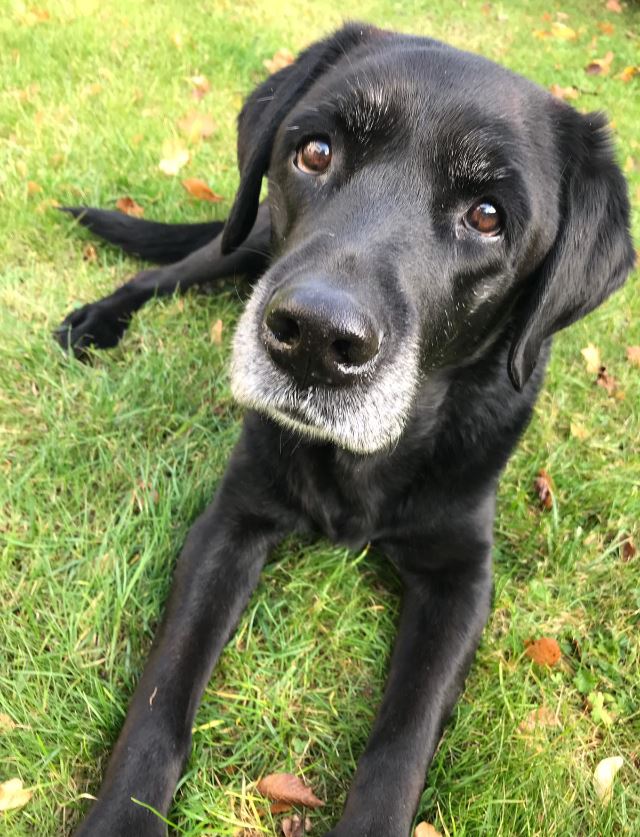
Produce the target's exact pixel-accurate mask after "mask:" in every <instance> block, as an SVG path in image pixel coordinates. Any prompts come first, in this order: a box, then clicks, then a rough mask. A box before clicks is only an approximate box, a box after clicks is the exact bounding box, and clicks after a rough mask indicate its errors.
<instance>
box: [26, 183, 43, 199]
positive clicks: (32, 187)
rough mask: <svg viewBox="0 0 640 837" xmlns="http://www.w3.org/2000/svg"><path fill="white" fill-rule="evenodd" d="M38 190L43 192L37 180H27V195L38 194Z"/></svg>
mask: <svg viewBox="0 0 640 837" xmlns="http://www.w3.org/2000/svg"><path fill="white" fill-rule="evenodd" d="M38 192H42V186H41V185H40V184H39V183H36V182H35V180H27V195H29V196H31V195H37V194H38Z"/></svg>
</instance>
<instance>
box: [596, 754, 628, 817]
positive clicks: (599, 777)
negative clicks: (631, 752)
mask: <svg viewBox="0 0 640 837" xmlns="http://www.w3.org/2000/svg"><path fill="white" fill-rule="evenodd" d="M623 764H624V759H623V758H622V756H609V758H608V759H602V761H599V762H598V764H597V765H596V769H595V770H594V771H593V784H594V785H595V788H596V793H597V795H598V799H600V801H601V802H602V804H603V805H608V804H609V802H611V797H612V795H613V780H614V778H615V775H616V773H617V772H618V770H620V768H621V767H622V765H623Z"/></svg>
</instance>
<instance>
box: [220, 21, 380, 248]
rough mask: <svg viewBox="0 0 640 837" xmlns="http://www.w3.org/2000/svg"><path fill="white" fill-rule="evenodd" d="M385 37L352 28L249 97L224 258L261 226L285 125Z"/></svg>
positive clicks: (308, 52) (314, 48)
mask: <svg viewBox="0 0 640 837" xmlns="http://www.w3.org/2000/svg"><path fill="white" fill-rule="evenodd" d="M382 34H383V32H382V31H381V30H379V29H376V28H375V27H372V26H365V25H363V24H356V23H350V24H347V25H346V26H344V27H343V28H342V29H340V30H339V31H338V32H336V33H335V34H334V35H332V36H331V37H329V38H327V39H326V40H323V41H318V42H316V43H314V44H312V45H311V46H310V47H308V48H307V49H306V50H305V51H304V52H302V53H301V54H300V56H299V57H298V59H297V61H295V62H294V63H293V64H290V65H289V66H288V67H284V68H283V69H282V70H279V71H278V72H277V73H274V74H273V75H272V76H270V77H269V78H268V79H267V80H266V81H265V82H263V83H262V84H261V85H260V86H259V87H258V88H257V89H256V90H254V91H253V93H252V94H251V95H250V96H249V98H248V99H247V101H246V102H245V104H244V107H243V108H242V111H241V112H240V116H239V117H238V167H239V169H240V186H239V187H238V191H237V193H236V197H235V201H234V204H233V206H232V207H231V212H230V213H229V217H228V219H227V223H226V225H225V228H224V233H223V236H222V252H223V253H225V254H226V253H230V252H231V251H232V250H234V249H235V248H236V247H238V245H239V244H241V243H242V242H243V241H244V239H245V238H246V237H247V236H248V235H249V232H250V231H251V228H252V227H253V224H254V222H255V220H256V214H257V212H258V203H259V200H260V188H261V186H262V178H263V176H264V175H265V174H266V172H267V169H268V167H269V160H270V158H271V151H272V149H273V141H274V139H275V135H276V132H277V130H278V128H279V126H280V123H281V122H282V120H283V119H284V118H285V116H286V115H287V113H288V112H289V111H290V110H291V108H292V107H294V105H295V104H296V102H297V101H298V100H299V99H300V97H301V96H302V95H304V93H306V91H307V90H309V89H310V88H311V86H312V85H313V84H314V83H315V82H316V81H317V79H319V78H320V76H322V75H323V74H324V73H325V72H326V71H327V70H328V69H330V68H331V67H332V66H333V65H334V64H336V63H337V62H338V61H339V60H340V59H341V58H343V57H344V56H345V55H346V54H347V53H348V52H349V51H350V50H352V49H353V48H354V47H356V46H358V45H359V44H362V43H365V42H366V41H368V40H369V39H371V38H373V37H380V36H381V35H382Z"/></svg>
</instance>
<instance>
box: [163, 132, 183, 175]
mask: <svg viewBox="0 0 640 837" xmlns="http://www.w3.org/2000/svg"><path fill="white" fill-rule="evenodd" d="M188 162H189V152H188V151H187V149H186V148H185V147H184V146H183V145H182V144H181V143H180V142H178V141H176V140H174V139H169V140H165V141H164V142H163V143H162V159H161V160H160V163H159V164H158V168H159V169H160V171H161V172H163V173H164V174H167V175H169V176H173V175H176V174H178V172H179V171H180V169H181V168H183V167H184V166H186V164H187V163H188Z"/></svg>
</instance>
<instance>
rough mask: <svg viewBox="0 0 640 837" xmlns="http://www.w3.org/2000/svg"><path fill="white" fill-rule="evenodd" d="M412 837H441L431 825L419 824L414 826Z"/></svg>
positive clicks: (427, 823) (426, 823)
mask: <svg viewBox="0 0 640 837" xmlns="http://www.w3.org/2000/svg"><path fill="white" fill-rule="evenodd" d="M413 837H442V835H441V834H440V832H439V831H436V829H435V828H434V827H433V826H432V825H431V823H429V822H421V823H418V825H417V826H416V830H415V831H414V832H413Z"/></svg>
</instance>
